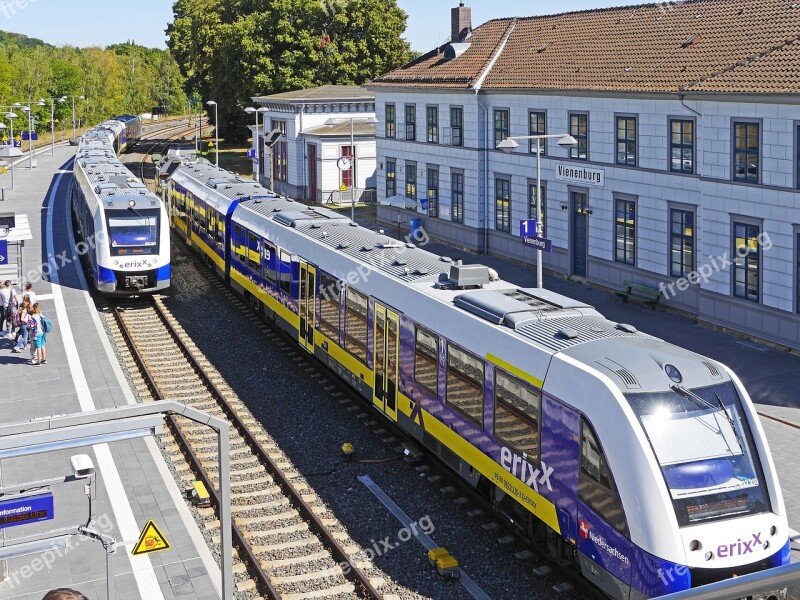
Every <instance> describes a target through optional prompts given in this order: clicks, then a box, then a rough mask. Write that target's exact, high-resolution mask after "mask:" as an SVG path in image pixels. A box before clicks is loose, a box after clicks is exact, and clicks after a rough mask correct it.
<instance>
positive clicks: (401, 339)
mask: <svg viewBox="0 0 800 600" xmlns="http://www.w3.org/2000/svg"><path fill="white" fill-rule="evenodd" d="M161 179H162V190H163V192H162V193H163V198H164V200H165V202H166V203H167V205H168V210H169V213H170V215H171V222H172V226H173V227H174V228H175V229H176V230H177V231H179V232H180V234H181V235H182V236H184V237H185V239H186V240H187V241H188V243H189V244H190V245H191V246H193V247H194V248H195V249H196V250H197V251H198V252H199V253H200V254H201V255H202V256H204V257H205V258H206V260H208V261H209V262H210V263H211V264H213V265H214V267H215V268H216V270H217V272H218V273H219V275H220V277H222V278H223V279H224V280H225V281H226V282H227V283H228V284H229V285H230V286H232V287H233V288H235V289H236V290H237V291H238V292H239V293H241V294H242V295H243V296H244V297H245V298H247V299H248V300H249V301H250V302H251V303H252V304H253V306H254V307H256V308H257V309H258V310H259V311H261V312H262V313H263V314H264V315H265V316H266V317H268V318H270V319H274V320H275V322H276V323H277V324H278V325H279V326H280V327H282V328H283V329H285V330H286V331H288V332H289V333H290V334H291V335H292V336H294V337H295V339H296V340H297V342H298V343H299V344H300V345H301V346H302V347H303V348H305V349H306V350H307V351H308V352H310V353H313V354H314V355H315V356H316V357H317V358H318V359H319V360H320V361H322V362H323V363H325V364H326V365H328V366H329V367H330V368H331V369H333V370H334V371H335V372H337V373H338V374H339V375H340V376H341V377H342V378H343V379H345V380H346V381H347V382H349V383H350V384H351V385H352V386H353V388H355V389H356V390H357V391H358V393H360V394H361V395H363V396H364V397H366V398H367V399H369V400H370V401H371V402H372V405H373V407H374V408H375V410H376V411H378V412H379V413H380V414H381V415H383V416H384V417H385V418H386V419H388V420H389V421H391V422H393V423H394V424H396V426H397V427H400V428H401V429H402V430H404V431H405V432H407V433H408V434H410V435H411V436H413V437H414V438H416V439H417V440H418V441H419V442H420V443H421V444H422V445H424V446H425V447H426V448H428V449H429V450H430V451H431V452H434V453H436V454H437V455H438V456H439V457H440V458H441V459H442V460H443V461H444V462H445V463H446V464H448V465H450V467H451V468H452V469H453V470H454V471H456V472H458V473H459V474H460V475H461V476H462V477H463V478H464V479H465V480H466V481H468V482H469V483H470V484H471V485H473V486H474V487H475V488H476V489H478V490H480V491H481V492H483V493H484V494H486V496H487V497H488V498H489V499H491V500H492V501H493V502H494V503H495V504H497V505H498V506H499V507H500V509H501V510H503V511H505V512H506V513H508V514H509V515H510V516H511V517H512V518H513V521H514V523H515V524H516V525H517V526H518V527H521V528H523V529H524V530H525V531H526V532H527V533H528V534H529V535H530V536H531V538H532V539H537V540H541V543H542V548H543V549H544V550H545V551H548V552H549V553H550V554H551V555H552V556H554V557H556V558H562V559H569V560H573V561H575V562H576V563H577V565H578V566H579V568H580V570H581V571H582V573H583V574H584V576H585V577H586V578H587V579H589V580H590V581H591V582H593V583H594V584H595V585H596V586H598V587H599V588H600V589H602V590H603V591H604V592H605V593H607V594H608V595H609V596H611V597H613V598H624V599H628V598H630V599H639V598H650V597H655V596H659V595H663V594H667V593H670V592H674V591H678V590H682V589H687V588H692V587H696V586H699V585H703V584H706V583H710V582H714V581H719V580H722V579H726V578H729V577H731V576H733V575H734V574H736V575H742V574H745V573H750V572H754V571H759V570H762V569H766V568H769V567H772V566H778V565H782V564H786V563H787V562H788V561H789V552H790V545H789V528H788V524H787V517H786V509H785V507H784V502H783V497H782V495H781V489H780V486H779V484H778V480H777V477H776V473H775V466H774V464H773V461H772V457H771V455H770V452H769V448H768V445H767V440H766V437H765V435H764V432H763V430H762V428H761V426H760V424H759V420H758V418H757V416H756V412H755V410H754V407H753V404H752V402H751V400H750V398H749V396H748V394H747V391H746V390H745V389H744V387H743V386H742V384H741V382H740V381H739V379H738V378H737V377H736V375H735V374H734V373H733V372H732V371H730V370H729V369H728V368H726V367H725V366H724V365H721V364H719V363H717V362H715V361H712V360H710V359H707V358H704V357H702V356H699V355H697V354H694V353H692V352H689V351H687V350H684V349H682V348H679V347H676V346H673V345H671V344H668V343H666V342H664V341H662V340H658V339H655V338H653V337H651V336H649V335H645V334H643V333H641V332H639V331H636V329H635V328H633V327H631V326H629V325H625V324H621V323H615V322H611V321H609V320H607V319H605V318H603V316H602V315H600V314H599V313H598V312H597V311H595V310H594V309H593V308H592V307H590V306H587V305H585V304H583V303H581V302H578V301H575V300H572V299H570V298H566V297H564V296H560V295H558V294H555V293H553V292H550V291H547V290H542V289H521V288H519V287H517V286H515V285H513V284H511V283H508V282H505V281H502V280H500V279H499V278H498V277H497V276H496V274H495V273H493V272H492V271H491V270H489V269H487V268H486V267H481V266H479V265H462V264H459V263H457V262H454V261H452V260H451V259H449V258H446V257H441V256H437V255H434V254H431V253H429V252H426V251H425V250H423V249H421V248H420V247H419V246H420V245H424V242H425V240H424V239H422V237H420V238H419V239H416V240H410V239H409V240H405V241H399V240H395V239H392V238H390V237H387V236H386V235H384V234H383V233H381V232H377V233H376V232H373V231H370V230H367V229H364V228H362V227H359V226H357V225H355V224H354V223H352V222H350V220H349V219H347V218H345V217H343V216H341V215H339V214H338V213H335V212H333V211H330V210H326V209H324V208H320V207H309V206H306V205H304V204H300V203H298V202H294V201H292V200H289V199H287V198H283V197H280V196H278V195H276V194H274V193H272V192H270V191H269V190H266V189H264V188H262V187H261V186H259V185H258V184H256V183H254V182H252V181H250V180H245V179H241V178H239V177H237V176H235V175H233V174H231V173H228V172H226V171H222V170H220V169H217V168H216V167H214V166H211V165H209V164H207V163H205V162H202V161H201V162H196V163H191V162H181V161H180V160H176V161H173V162H172V163H170V164H168V165H166V166H165V168H164V170H163V171H162V173H161ZM413 242H416V244H415V243H413ZM781 593H782V590H764V593H762V594H759V595H756V596H754V598H756V599H758V598H762V599H769V600H775V599H777V598H779V597H780V595H781Z"/></svg>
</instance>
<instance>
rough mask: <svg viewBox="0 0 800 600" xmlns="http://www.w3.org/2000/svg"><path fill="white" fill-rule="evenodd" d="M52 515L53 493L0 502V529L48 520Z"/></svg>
mask: <svg viewBox="0 0 800 600" xmlns="http://www.w3.org/2000/svg"><path fill="white" fill-rule="evenodd" d="M53 517H54V510H53V494H51V493H47V494H40V495H38V496H28V497H27V498H16V499H14V500H5V501H3V502H0V529H5V528H6V527H16V526H17V525H27V524H28V523H38V522H39V521H49V520H51V519H52V518H53Z"/></svg>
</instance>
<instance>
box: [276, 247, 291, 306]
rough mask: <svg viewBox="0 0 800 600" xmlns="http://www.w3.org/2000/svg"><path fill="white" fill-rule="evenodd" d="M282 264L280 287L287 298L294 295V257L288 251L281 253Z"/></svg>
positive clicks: (280, 265) (280, 268) (279, 267)
mask: <svg viewBox="0 0 800 600" xmlns="http://www.w3.org/2000/svg"><path fill="white" fill-rule="evenodd" d="M280 257H281V260H280V264H279V265H278V276H279V281H280V284H279V287H280V289H281V291H282V292H283V293H284V294H286V295H287V296H291V295H292V255H291V254H290V253H289V252H287V251H286V250H281V252H280Z"/></svg>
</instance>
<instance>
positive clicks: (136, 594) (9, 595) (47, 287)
mask: <svg viewBox="0 0 800 600" xmlns="http://www.w3.org/2000/svg"><path fill="white" fill-rule="evenodd" d="M74 153H75V148H74V147H66V146H62V147H57V148H56V151H55V156H51V155H50V149H49V148H47V149H46V150H44V151H43V152H42V153H41V154H40V155H39V157H38V168H36V169H34V170H32V171H31V170H28V169H27V168H26V167H27V163H26V162H22V163H21V164H20V165H19V167H17V169H16V172H15V180H16V181H15V183H16V189H15V190H14V191H10V190H9V191H7V192H6V200H5V201H4V202H0V212H11V211H13V212H16V213H18V214H25V215H27V216H28V220H29V224H30V227H31V232H32V236H33V240H31V241H29V242H27V243H26V248H25V249H26V252H25V255H24V265H23V267H24V268H23V273H24V277H25V278H26V279H27V277H28V274H29V273H30V272H31V271H32V270H37V269H40V267H41V265H42V264H46V263H47V262H48V257H50V258H52V260H51V264H54V265H55V266H56V267H57V269H56V270H55V273H54V275H52V276H51V277H50V278H51V280H52V284H51V282H50V281H40V282H36V283H34V291H35V292H36V294H37V295H38V298H39V300H40V302H41V305H42V308H43V312H44V314H46V315H47V316H48V317H50V318H51V320H52V321H53V323H54V325H55V331H54V332H53V333H52V334H50V335H49V336H48V341H47V364H46V365H42V366H33V365H31V364H29V361H28V358H29V354H28V351H27V350H25V351H23V353H22V354H12V353H11V351H10V350H11V346H12V342H11V341H10V340H6V339H2V340H0V377H2V381H3V392H0V422H4V423H8V422H13V421H21V420H27V419H35V418H38V417H45V416H51V415H54V414H66V413H77V412H82V411H90V410H94V409H99V408H109V407H114V406H122V405H126V404H131V403H134V402H135V400H134V398H133V395H132V393H131V391H130V389H129V386H128V383H127V382H126V380H125V377H124V376H123V374H122V372H121V369H120V367H119V364H118V362H117V360H116V358H115V356H114V354H113V351H112V349H111V346H110V344H109V342H108V338H107V336H106V334H105V331H104V330H103V327H102V325H101V323H100V320H99V317H98V315H97V314H96V311H95V309H94V303H93V301H92V300H91V298H90V297H89V296H88V294H87V292H86V288H85V281H83V280H82V276H81V275H80V274H79V271H78V269H77V268H76V266H77V264H78V263H77V257H76V256H75V251H74V244H73V243H72V241H71V233H70V231H71V227H69V226H68V225H69V217H68V212H67V211H68V205H67V204H68V203H67V198H68V193H69V187H70V185H71V183H72V174H71V171H62V170H61V169H62V167H63V166H64V165H65V164H67V163H68V161H69V160H70V158H71V157H72V156H73V155H74ZM0 185H6V186H8V185H10V183H9V180H8V175H2V176H0ZM46 270H47V269H45V271H46ZM81 453H85V454H88V455H89V456H90V457H91V458H92V460H93V462H94V465H95V468H96V469H97V473H98V479H97V481H98V483H97V501H96V502H95V506H94V511H93V512H94V515H95V524H96V525H97V528H98V529H100V530H101V531H103V532H105V533H108V534H110V535H112V536H114V537H115V538H116V539H117V541H118V542H123V543H124V546H122V545H120V547H119V548H118V551H117V552H116V554H114V555H113V557H112V562H111V565H112V572H113V583H114V589H115V597H116V598H117V599H120V600H134V599H139V598H142V599H147V600H161V599H166V600H172V599H177V600H213V599H218V598H219V597H220V595H219V589H220V574H219V568H218V567H217V565H216V563H215V562H214V559H213V557H212V555H211V553H210V551H209V549H208V547H207V546H206V544H205V542H204V540H203V537H202V534H201V533H200V531H199V530H198V528H197V525H196V523H195V521H194V519H193V518H192V516H191V513H190V512H189V509H188V508H187V506H186V503H185V501H184V500H183V499H182V498H181V496H180V490H178V488H177V486H176V485H175V483H174V481H173V478H172V476H171V474H170V472H169V470H168V468H167V466H166V464H165V463H164V461H163V459H162V457H161V454H160V452H159V450H158V448H157V446H156V443H155V440H153V439H152V438H145V439H135V440H129V441H124V442H114V443H110V444H98V445H95V446H91V447H85V448H81V449H78V450H71V451H59V452H52V453H48V454H40V455H37V456H33V457H20V458H11V459H4V460H2V461H0V485H1V486H10V485H15V484H17V483H23V482H29V481H32V480H40V479H46V478H51V477H60V476H64V475H67V474H70V473H71V467H70V461H69V459H70V456H71V455H73V454H81ZM53 492H54V497H55V509H54V512H55V519H54V520H51V521H45V522H42V523H37V524H30V525H24V526H19V527H13V528H9V529H6V530H5V531H4V536H5V537H4V542H3V533H0V542H1V543H6V544H7V543H9V542H11V541H12V540H14V539H15V538H17V537H19V536H28V535H31V534H33V533H37V532H44V531H50V530H52V529H55V528H59V527H68V526H72V525H77V524H83V523H85V521H86V520H87V515H88V503H87V500H86V496H85V494H84V490H83V485H82V484H81V483H69V484H63V485H58V486H55V487H54V488H53ZM150 519H152V520H153V521H155V523H156V524H157V525H158V527H159V528H160V529H161V531H162V532H163V534H164V536H165V537H166V538H167V539H168V541H169V542H170V544H171V545H172V548H171V549H169V550H165V551H162V552H158V553H152V554H146V555H142V556H138V557H132V556H131V549H132V547H133V545H134V544H135V543H136V541H137V539H138V537H139V534H140V532H141V530H142V528H143V527H144V525H145V524H146V523H147V521H148V520H150ZM105 556H106V555H105V551H104V550H103V548H102V546H101V545H100V543H98V542H94V541H88V540H82V541H79V542H76V543H74V544H72V545H71V546H70V547H69V548H66V549H63V550H60V551H57V552H55V556H49V557H47V559H48V560H47V562H46V563H45V561H43V560H39V561H37V560H36V559H37V557H36V556H28V557H26V558H18V559H14V560H11V561H9V562H8V576H9V578H8V579H7V580H6V581H5V582H4V583H2V584H0V598H3V599H14V600H40V599H41V598H42V596H43V595H44V594H45V592H46V591H48V590H49V589H52V588H55V587H72V588H74V589H77V590H79V591H81V592H83V593H84V594H85V595H86V596H87V597H88V598H90V600H103V599H105V598H107V595H106V581H107V579H106V561H105ZM39 558H43V557H42V556H40V557H39ZM47 563H49V564H47Z"/></svg>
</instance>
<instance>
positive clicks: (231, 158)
mask: <svg viewBox="0 0 800 600" xmlns="http://www.w3.org/2000/svg"><path fill="white" fill-rule="evenodd" d="M209 142H215V140H214V138H213V137H204V138H203V150H205V153H204V154H203V157H204V158H206V159H207V160H209V161H210V162H212V163H213V162H214V161H215V160H216V151H215V150H214V149H211V150H208V144H209ZM250 148H251V146H243V145H241V143H236V144H235V145H229V144H228V143H227V142H226V141H225V140H220V141H219V166H220V168H222V169H226V170H228V171H231V172H233V173H236V174H237V175H242V176H243V177H249V178H250V179H252V178H253V161H252V160H251V159H249V158H248V157H247V151H248V150H250Z"/></svg>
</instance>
